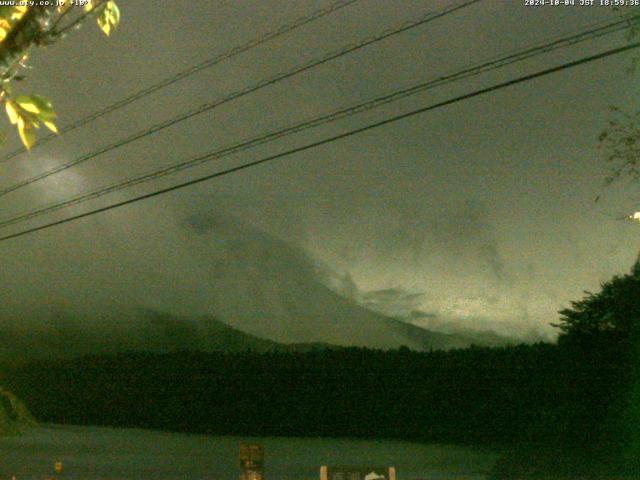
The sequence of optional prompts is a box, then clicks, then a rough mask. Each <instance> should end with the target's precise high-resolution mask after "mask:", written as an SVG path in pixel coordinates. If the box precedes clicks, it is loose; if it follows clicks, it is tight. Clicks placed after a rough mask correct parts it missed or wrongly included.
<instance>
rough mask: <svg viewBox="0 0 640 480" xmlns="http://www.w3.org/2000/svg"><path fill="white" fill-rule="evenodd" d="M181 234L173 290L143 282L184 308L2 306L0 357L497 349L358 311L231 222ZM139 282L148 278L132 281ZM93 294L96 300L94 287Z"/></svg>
mask: <svg viewBox="0 0 640 480" xmlns="http://www.w3.org/2000/svg"><path fill="white" fill-rule="evenodd" d="M186 230H187V232H191V234H192V236H193V237H195V238H193V241H194V242H196V244H197V247H198V248H197V255H198V259H197V260H198V261H197V262H195V261H194V262H193V263H192V265H193V270H194V271H193V272H192V271H185V272H180V271H175V269H176V268H179V267H177V266H173V267H172V270H171V274H172V277H171V279H181V278H182V279H184V280H183V281H182V282H180V283H171V281H170V279H169V278H163V277H162V275H158V276H157V278H155V279H153V280H154V282H156V283H157V284H162V285H163V287H162V288H163V290H165V291H166V290H169V291H170V290H171V288H172V286H173V288H175V289H176V290H178V289H179V290H180V291H181V292H186V291H190V292H192V295H191V298H190V302H189V304H177V303H176V304H174V305H169V306H167V305H166V303H165V305H161V306H158V305H157V304H156V303H154V299H153V297H150V298H149V299H148V300H147V303H146V304H142V305H137V306H134V305H128V304H122V303H112V304H109V303H103V304H101V303H96V304H93V305H86V304H83V302H78V303H77V304H55V303H51V304H48V305H46V304H41V305H38V306H37V307H33V308H31V309H30V310H22V311H21V310H20V309H19V308H15V306H14V308H12V309H8V307H6V306H3V307H0V357H1V358H2V359H3V360H6V359H15V360H20V359H24V358H33V357H40V358H43V357H64V356H75V355H81V354H87V353H108V352H116V351H123V350H149V351H160V352H166V351H175V350H185V349H191V350H203V351H216V350H223V351H241V350H247V349H252V350H255V351H264V350H269V349H273V348H283V347H281V346H280V345H279V344H330V345H336V346H363V347H370V348H397V347H400V346H407V347H409V348H412V349H416V350H429V349H448V348H459V347H465V346H468V345H470V344H472V343H479V344H495V343H500V341H501V339H496V338H490V339H489V338H483V337H481V336H477V335H461V334H457V333H455V332H435V331H429V330H426V329H424V328H420V327H419V326H416V325H411V324H409V323H406V322H402V321H399V320H398V319H397V318H392V316H390V315H387V314H385V312H380V311H378V312H376V311H374V310H373V309H371V308H367V305H366V304H365V305H361V304H359V303H358V302H357V301H354V299H353V298H350V297H349V295H341V294H339V293H338V292H336V289H335V288H332V286H331V285H330V282H328V281H327V276H326V272H325V271H324V270H323V269H322V268H320V267H319V266H318V264H317V263H316V262H315V261H313V260H312V259H311V258H310V257H308V256H307V255H306V254H305V252H304V251H303V250H301V249H299V248H296V247H294V246H292V245H290V244H288V243H286V242H284V241H282V240H280V239H278V238H275V237H274V236H271V235H269V234H267V233H265V232H263V231H261V230H258V229H256V228H254V227H251V226H249V225H247V224H243V223H242V222H240V221H237V220H235V219H233V218H230V217H226V216H225V217H222V216H215V215H207V216H200V217H194V218H191V219H190V220H189V222H187V224H186ZM176 248H178V247H176ZM203 252H204V253H203ZM181 253H182V252H179V251H176V252H175V254H181ZM167 268H168V267H167ZM196 268H197V270H195V269H196ZM159 271H160V272H161V271H162V270H159ZM135 278H136V277H132V278H128V282H129V283H131V281H132V280H135ZM144 281H147V282H148V281H149V278H146V277H142V278H141V279H140V282H144ZM143 286H144V284H143ZM93 288H94V289H96V293H100V288H101V284H100V282H95V284H94V285H93ZM354 288H355V286H354ZM169 298H171V297H170V296H169ZM194 306H197V308H194ZM160 312H163V313H160ZM295 348H308V345H307V346H305V345H302V346H301V345H297V347H295Z"/></svg>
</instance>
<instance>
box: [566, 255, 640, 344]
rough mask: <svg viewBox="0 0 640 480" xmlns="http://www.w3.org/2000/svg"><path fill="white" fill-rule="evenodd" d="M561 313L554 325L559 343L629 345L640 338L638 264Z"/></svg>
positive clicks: (639, 267)
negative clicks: (558, 336)
mask: <svg viewBox="0 0 640 480" xmlns="http://www.w3.org/2000/svg"><path fill="white" fill-rule="evenodd" d="M571 305H572V307H571V308H566V309H564V310H562V311H560V315H561V319H560V320H561V321H560V324H558V325H556V326H558V327H559V328H560V330H561V331H562V334H561V336H560V341H561V342H569V343H579V344H580V343H587V344H593V342H597V343H599V344H602V343H603V342H607V343H611V344H613V346H615V348H619V347H623V346H628V345H630V344H631V343H632V342H635V341H637V340H638V338H640V335H639V334H640V262H637V263H636V264H635V265H634V267H633V269H632V271H631V273H629V274H627V275H623V276H615V277H613V278H612V279H611V280H609V281H608V282H606V283H604V284H603V285H602V289H601V290H600V292H599V293H595V294H594V293H590V292H586V297H585V298H583V299H582V300H579V301H576V302H572V304H571Z"/></svg>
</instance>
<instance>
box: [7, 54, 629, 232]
mask: <svg viewBox="0 0 640 480" xmlns="http://www.w3.org/2000/svg"><path fill="white" fill-rule="evenodd" d="M638 47H640V42H637V43H633V44H630V45H626V46H624V47H619V48H614V49H612V50H607V51H605V52H601V53H599V54H596V55H592V56H589V57H584V58H582V59H580V60H575V61H573V62H569V63H565V64H562V65H559V66H556V67H552V68H548V69H546V70H541V71H538V72H536V73H532V74H529V75H525V76H522V77H518V78H515V79H513V80H508V81H506V82H502V83H499V84H496V85H493V86H491V87H486V88H483V89H480V90H476V91H474V92H471V93H467V94H464V95H460V96H457V97H454V98H451V99H449V100H445V101H442V102H438V103H435V104H432V105H428V106H426V107H422V108H419V109H417V110H412V111H410V112H407V113H403V114H400V115H395V116H393V117H390V118H387V119H385V120H381V121H378V122H375V123H370V124H369V125H366V126H364V127H360V128H356V129H353V130H349V131H347V132H344V133H341V134H338V135H334V136H332V137H328V138H325V139H323V140H319V141H315V142H312V143H308V144H306V145H303V146H300V147H296V148H292V149H290V150H286V151H284V152H280V153H277V154H274V155H270V156H267V157H264V158H261V159H259V160H255V161H253V162H249V163H245V164H242V165H238V166H235V167H232V168H228V169H226V170H222V171H219V172H216V173H213V174H210V175H205V176H203V177H198V178H195V179H193V180H189V181H186V182H183V183H179V184H177V185H173V186H171V187H167V188H163V189H160V190H156V191H153V192H150V193H147V194H144V195H140V196H137V197H134V198H130V199H128V200H124V201H122V202H118V203H114V204H111V205H107V206H104V207H100V208H97V209H94V210H90V211H88V212H84V213H81V214H78V215H73V216H71V217H67V218H64V219H61V220H57V221H55V222H50V223H47V224H44V225H40V226H38V227H33V228H29V229H26V230H23V231H20V232H16V233H13V234H10V235H5V236H3V237H0V242H2V241H6V240H10V239H13V238H18V237H22V236H24V235H27V234H29V233H34V232H38V231H41V230H45V229H48V228H51V227H55V226H58V225H62V224H65V223H69V222H72V221H75V220H79V219H81V218H85V217H89V216H92V215H96V214H98V213H102V212H106V211H108V210H113V209H116V208H120V207H123V206H125V205H130V204H133V203H136V202H140V201H142V200H147V199H149V198H153V197H157V196H159V195H163V194H165V193H169V192H173V191H175V190H179V189H182V188H186V187H189V186H191V185H195V184H198V183H202V182H205V181H208V180H212V179H214V178H218V177H222V176H225V175H229V174H232V173H235V172H239V171H241V170H245V169H248V168H252V167H255V166H258V165H261V164H264V163H268V162H272V161H274V160H278V159H280V158H283V157H287V156H290V155H293V154H296V153H300V152H303V151H306V150H310V149H312V148H316V147H319V146H322V145H326V144H329V143H332V142H335V141H337V140H341V139H344V138H348V137H351V136H353V135H358V134H360V133H363V132H366V131H369V130H373V129H375V128H378V127H382V126H384V125H388V124H390V123H394V122H397V121H399V120H403V119H406V118H410V117H413V116H415V115H418V114H422V113H426V112H428V111H431V110H435V109H437V108H442V107H445V106H448V105H452V104H455V103H458V102H462V101H464V100H468V99H470V98H474V97H477V96H480V95H484V94H487V93H491V92H495V91H497V90H501V89H503V88H506V87H510V86H512V85H517V84H519V83H523V82H527V81H530V80H534V79H536V78H540V77H543V76H546V75H550V74H553V73H557V72H560V71H562V70H567V69H569V68H573V67H577V66H579V65H584V64H586V63H590V62H593V61H596V60H599V59H602V58H606V57H609V56H612V55H617V54H620V53H623V52H627V51H630V50H632V49H636V48H638Z"/></svg>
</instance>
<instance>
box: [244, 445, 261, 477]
mask: <svg viewBox="0 0 640 480" xmlns="http://www.w3.org/2000/svg"><path fill="white" fill-rule="evenodd" d="M239 459H240V480H264V448H263V447H262V445H258V444H256V443H248V444H245V443H241V444H240V455H239Z"/></svg>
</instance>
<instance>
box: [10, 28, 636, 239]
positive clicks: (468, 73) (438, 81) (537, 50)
mask: <svg viewBox="0 0 640 480" xmlns="http://www.w3.org/2000/svg"><path fill="white" fill-rule="evenodd" d="M634 18H640V15H637V16H636V17H634ZM626 26H627V20H621V21H616V22H612V23H608V24H604V25H603V24H599V26H597V27H595V28H591V29H589V30H587V31H583V32H579V33H577V34H573V35H570V36H567V37H561V38H559V39H556V40H553V41H550V42H547V43H545V44H542V45H538V46H534V47H527V48H524V49H520V50H517V51H513V52H511V53H510V54H507V55H505V56H502V57H494V58H492V59H489V60H486V61H484V62H482V63H478V64H475V65H473V66H471V67H467V68H464V69H462V70H459V71H456V72H454V73H452V74H449V75H443V76H440V77H437V78H435V79H431V80H428V81H425V82H422V83H419V84H417V85H414V86H412V87H409V88H406V89H403V90H399V91H394V92H392V93H389V94H387V95H383V96H380V97H377V98H375V99H373V100H369V101H366V102H362V103H360V104H357V105H353V106H350V107H347V108H343V109H339V110H336V111H333V112H331V113H329V114H324V115H321V116H318V117H315V118H313V119H310V120H307V121H304V122H299V123H296V124H293V125H290V126H288V127H286V128H284V129H280V130H277V131H275V132H270V133H266V134H262V135H259V136H257V137H252V138H250V139H248V140H245V141H241V142H238V143H235V144H233V145H230V146H227V147H224V148H222V149H219V150H216V151H211V152H208V153H205V154H200V155H198V156H196V157H193V158H191V159H189V160H186V161H182V162H178V163H176V164H173V165H170V166H168V167H164V168H161V169H156V170H153V171H150V172H147V173H144V174H142V175H139V176H137V177H134V178H131V179H128V180H125V181H122V182H118V183H115V184H112V185H108V186H105V187H101V188H99V189H97V190H93V191H91V192H87V193H84V194H81V195H78V196H76V197H73V198H71V199H67V200H63V201H61V202H56V203H53V204H50V205H47V206H44V207H41V208H39V209H36V210H32V211H30V212H26V213H23V214H20V215H17V216H15V217H11V218H8V219H4V220H0V228H3V227H7V226H10V225H14V224H16V223H21V222H24V221H26V220H30V219H32V218H36V217H39V216H42V215H45V214H47V213H51V212H54V211H57V210H60V209H63V208H67V207H70V206H74V205H78V204H80V203H84V202H87V201H90V200H93V199H96V198H99V197H102V196H104V195H107V194H110V193H113V192H116V191H119V190H122V189H124V188H128V187H132V186H134V185H138V184H141V183H145V182H148V181H151V180H155V179H157V178H161V177H163V176H166V175H170V174H173V173H177V172H179V171H182V170H186V169H188V168H193V167H195V166H197V165H200V164H203V163H205V162H210V161H212V160H217V159H220V158H223V157H226V156H229V155H233V154H237V153H239V152H242V151H245V150H248V149H250V148H254V147H257V146H259V145H263V144H265V143H269V142H272V141H274V140H277V139H280V138H283V137H285V136H289V135H291V134H294V133H299V132H301V131H304V130H307V129H309V128H315V127H317V126H320V125H323V124H327V123H332V122H335V121H337V120H339V119H341V118H345V117H349V116H352V115H355V114H359V113H362V112H365V111H369V110H372V109H374V108H377V107H380V106H382V105H385V104H388V103H391V102H395V101H398V100H400V99H403V98H406V97H409V96H411V95H415V94H417V93H420V92H423V91H425V90H429V89H431V88H435V87H438V86H442V85H445V84H448V83H451V82H455V81H459V80H462V79H465V78H469V77H472V76H477V75H480V74H482V73H486V72H488V71H491V70H495V69H498V68H502V67H504V66H506V65H510V64H513V63H515V62H519V61H523V60H526V59H529V58H532V57H534V56H538V55H541V54H544V53H547V52H550V51H553V50H557V49H559V48H564V47H568V46H571V45H575V44H576V43H579V42H584V41H586V40H592V39H594V38H598V37H601V36H603V35H607V34H611V33H615V32H618V31H620V30H623V29H625V28H626Z"/></svg>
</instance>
